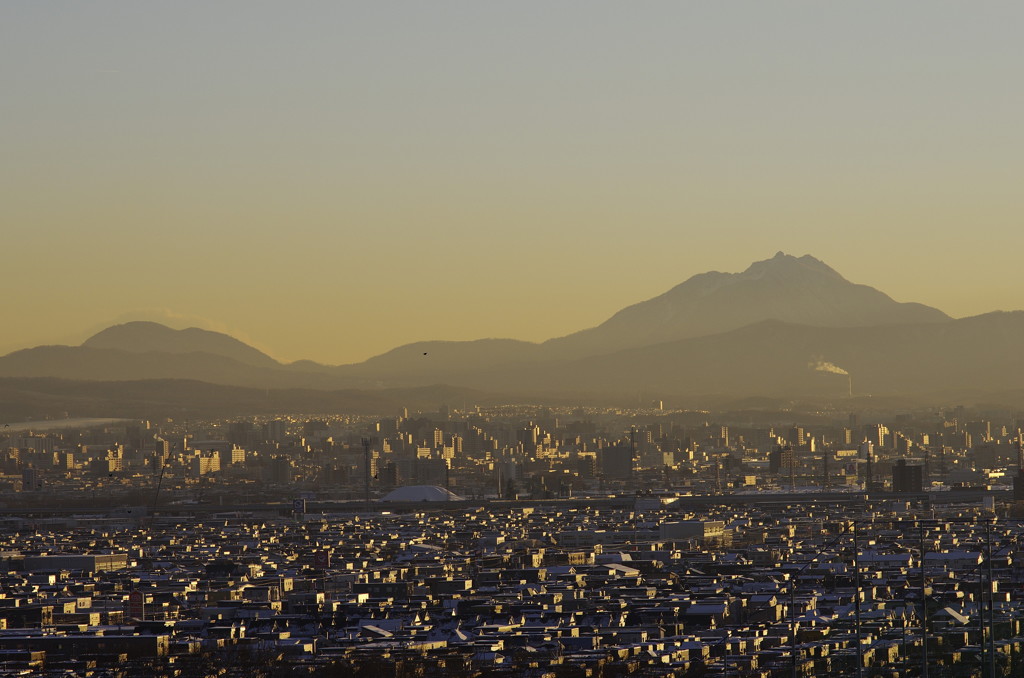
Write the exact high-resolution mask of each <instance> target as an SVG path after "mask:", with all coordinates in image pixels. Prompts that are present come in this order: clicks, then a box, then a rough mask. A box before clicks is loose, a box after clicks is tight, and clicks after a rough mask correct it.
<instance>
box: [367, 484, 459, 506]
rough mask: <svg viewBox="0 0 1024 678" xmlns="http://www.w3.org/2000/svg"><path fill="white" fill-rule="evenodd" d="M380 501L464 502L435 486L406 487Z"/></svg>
mask: <svg viewBox="0 0 1024 678" xmlns="http://www.w3.org/2000/svg"><path fill="white" fill-rule="evenodd" d="M381 501H396V502H405V501H465V499H464V498H463V497H460V496H459V495H457V494H455V493H454V492H451V491H449V490H446V489H444V488H443V487H438V486H437V485H406V486H405V487H399V488H397V489H394V490H392V491H390V492H388V493H387V494H386V495H384V496H383V497H381Z"/></svg>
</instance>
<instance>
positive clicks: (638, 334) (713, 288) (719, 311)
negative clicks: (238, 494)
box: [545, 252, 950, 356]
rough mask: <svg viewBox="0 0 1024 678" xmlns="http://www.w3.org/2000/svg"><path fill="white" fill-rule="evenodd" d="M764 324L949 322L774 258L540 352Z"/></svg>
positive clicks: (682, 289)
mask: <svg viewBox="0 0 1024 678" xmlns="http://www.w3.org/2000/svg"><path fill="white" fill-rule="evenodd" d="M762 320H780V321H783V322H789V323H796V324H800V325H810V326H812V327H870V326H875V325H902V324H917V323H931V322H944V321H948V320H950V317H949V316H947V315H946V314H945V313H943V312H942V311H940V310H938V309H935V308H931V307H929V306H924V305H922V304H914V303H898V302H896V301H893V300H892V299H891V298H890V297H889V296H887V295H886V294H884V293H882V292H879V291H878V290H876V289H874V288H872V287H868V286H867V285H857V284H854V283H851V282H849V281H848V280H846V279H845V278H843V276H841V275H839V273H837V272H836V271H834V270H833V269H832V268H830V267H829V266H827V265H826V264H824V263H823V262H821V261H819V260H817V259H815V258H814V257H812V256H809V255H808V256H803V257H799V258H797V257H794V256H791V255H788V254H784V253H783V252H779V253H778V254H776V255H775V256H774V257H773V258H771V259H766V260H764V261H758V262H755V263H753V264H751V265H750V267H749V268H747V270H745V271H743V272H742V273H719V272H717V271H712V272H709V273H702V274H700V275H695V276H693V277H692V278H690V279H689V280H687V281H686V282H684V283H681V284H679V285H677V286H675V287H673V288H672V289H670V290H669V291H668V292H665V293H664V294H662V295H660V296H657V297H654V298H653V299H649V300H647V301H643V302H640V303H638V304H634V305H632V306H629V307H627V308H624V309H622V310H621V311H619V312H618V313H616V314H615V315H613V316H612V317H611V318H609V319H608V320H606V321H605V322H603V323H602V324H600V325H598V326H597V327H593V328H591V329H587V330H582V331H580V332H576V333H575V334H570V335H569V336H566V337H561V338H558V339H551V340H549V341H548V342H546V344H545V347H546V348H548V349H549V350H551V351H554V352H555V353H556V354H558V355H561V356H567V355H577V356H580V355H594V354H599V353H608V352H611V351H615V350H619V349H623V348H631V347H636V346H648V345H653V344H660V343H664V342H667V341H674V340H677V339H687V338H691V337H700V336H705V335H711V334H719V333H721V332H728V331H730V330H734V329H738V328H740V327H744V326H746V325H750V324H753V323H757V322H761V321H762Z"/></svg>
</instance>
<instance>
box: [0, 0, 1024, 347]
mask: <svg viewBox="0 0 1024 678" xmlns="http://www.w3.org/2000/svg"><path fill="white" fill-rule="evenodd" d="M1022 29H1024V3H1020V2H1017V1H1016V0H1014V1H1012V2H1011V1H998V0H993V1H988V2H985V3H967V2H946V1H943V0H927V1H921V0H919V1H907V2H896V3H894V2H891V0H884V1H875V0H864V1H861V2H856V3H852V2H851V3H822V2H814V1H811V0H806V1H804V2H794V1H787V0H779V1H773V2H764V1H763V0H756V1H755V0H750V1H742V2H741V1H737V2H728V1H722V2H717V1H716V2H653V1H652V2H637V3H623V2H604V1H601V0H586V1H576V0H564V1H563V0H560V1H559V2H554V3H551V2H530V1H524V2H504V3H497V2H478V1H476V0H465V1H462V2H452V1H449V0H434V1H432V2H429V3H428V2H403V3H399V2H387V1H381V2H344V1H331V2H326V1H325V2H294V3H292V2H289V3H281V2H259V1H253V0H246V1H244V2H240V1H232V0H224V1H218V2H215V3H211V2H205V1H198V0H175V1H174V2H146V3H140V2H129V1H128V0H124V1H122V2H104V1H103V0H99V1H96V2H89V3H73V2H49V1H45V0H38V1H35V2H23V3H2V4H0V87H2V94H0V224H2V226H0V235H2V236H3V244H2V245H0V262H2V270H3V275H4V280H5V284H4V285H3V286H2V288H0V299H2V301H3V310H2V311H0V328H2V331H0V352H3V353H6V352H8V351H11V350H15V349H19V348H24V347H28V346H33V345H38V344H52V343H78V342H80V341H82V340H83V339H85V338H86V337H88V336H89V335H90V334H91V333H94V332H96V331H98V330H100V329H102V328H104V327H106V326H109V325H111V324H114V323H116V322H124V321H126V320H136V319H148V320H157V321H160V322H165V323H166V324H169V325H171V326H174V327H187V326H200V327H205V328H207V329H213V330H217V331H225V332H229V333H231V334H232V335H233V336H236V337H238V338H240V339H242V340H244V341H247V342H250V343H252V344H253V345H255V346H257V347H259V348H261V349H262V350H265V351H267V352H268V353H270V354H271V355H272V356H274V357H275V358H278V359H280V360H284V361H291V360H297V359H303V358H304V359H312V360H317V361H319V362H324V363H331V364H341V363H348V362H356V361H360V360H363V359H365V358H368V357H370V356H372V355H376V354H379V353H382V352H384V351H386V350H389V349H391V348H393V347H395V346H399V345H401V344H405V343H409V342H413V341H418V340H427V339H445V340H463V339H476V338H483V337H512V338H516V339H524V340H530V341H541V340H544V339H547V338H550V337H554V336H561V335H564V334H568V333H570V332H573V331H576V330H579V329H583V328H585V327H591V326H594V325H597V324H599V323H600V322H602V321H604V320H605V319H607V318H608V317H609V316H611V315H612V314H613V313H614V312H615V311H617V310H619V309H621V308H623V307H624V306H627V305H629V304H632V303H636V302H639V301H642V300H644V299H648V298H651V297H653V296H656V295H658V294H661V293H662V292H664V291H666V290H668V289H670V288H671V287H673V286H674V285H677V284H679V283H680V282H683V281H684V280H686V279H687V278H689V277H691V276H693V275H696V274H698V273H702V272H705V271H709V270H719V271H729V272H736V271H742V270H744V269H745V268H747V266H749V265H750V263H751V262H754V261H758V260H762V259H767V258H769V257H771V256H773V255H774V254H775V252H777V251H785V252H787V253H789V254H794V255H797V256H800V255H804V254H811V255H813V256H815V257H817V258H819V259H821V260H823V261H825V262H826V263H827V264H829V265H830V266H832V267H833V268H835V269H836V270H838V271H839V272H840V273H841V274H843V275H844V276H845V277H846V278H847V279H849V280H851V281H853V282H857V283H864V284H868V285H871V286H873V287H876V288H878V289H880V290H882V291H884V292H886V293H887V294H889V295H890V296H892V297H893V298H895V299H896V300H898V301H916V302H920V303H925V304H928V305H931V306H935V307H938V308H940V309H942V310H943V311H945V312H947V313H949V314H951V315H953V316H956V317H963V316H970V315H977V314H980V313H985V312H989V311H993V310H1014V309H1024V285H1022V284H1021V278H1022V271H1021V264H1020V258H1021V256H1020V252H1021V249H1022V245H1024V210H1022V207H1024V204H1022V203H1024V190H1021V183H1022V177H1024V125H1022V124H1021V121H1022V120H1024V86H1022V84H1021V83H1024V41H1021V40H1020V35H1021V31H1022Z"/></svg>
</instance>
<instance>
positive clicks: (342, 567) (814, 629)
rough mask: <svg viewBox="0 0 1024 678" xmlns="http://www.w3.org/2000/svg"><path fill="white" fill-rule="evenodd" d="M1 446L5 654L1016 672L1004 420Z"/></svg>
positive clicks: (373, 423)
mask: <svg viewBox="0 0 1024 678" xmlns="http://www.w3.org/2000/svg"><path fill="white" fill-rule="evenodd" d="M759 418H763V421H759V420H758V419H759ZM775 418H776V419H777V418H778V417H777V416H776V417H775ZM794 418H796V417H795V416H794ZM862 420H865V421H862ZM58 423H59V422H55V423H53V424H52V425H53V426H56V424H58ZM2 449H3V456H2V464H0V502H2V503H3V504H4V506H5V513H4V517H3V519H2V520H0V572H2V573H6V574H4V575H3V577H4V586H3V592H2V593H0V668H2V669H3V670H5V671H8V670H9V671H15V672H16V671H23V672H28V673H34V674H38V675H68V674H70V675H96V676H100V675H138V674H139V673H141V672H148V673H151V674H153V675H155V676H159V675H168V676H169V675H181V676H189V675H209V674H210V673H216V672H219V671H225V672H227V673H228V674H231V675H244V674H255V675H259V672H260V671H265V672H267V673H266V674H265V675H270V672H271V671H276V672H277V673H275V674H274V675H380V676H396V677H397V676H404V675H418V676H424V677H429V676H441V675H471V676H477V675H479V676H505V675H508V676H513V675H515V676H519V675H528V676H537V677H538V678H541V677H544V678H560V677H562V676H568V677H572V678H576V677H577V676H580V677H584V676H619V675H629V674H632V675H650V676H696V675H721V676H728V675H732V676H762V677H764V678H768V677H770V676H783V675H805V676H806V675H812V674H814V673H817V672H821V671H831V672H833V673H836V674H837V675H850V676H854V675H857V676H862V675H878V674H879V673H885V672H888V673H886V675H919V674H920V673H921V672H922V671H928V670H929V668H930V670H931V671H933V672H934V673H933V675H951V676H952V675H957V676H959V675H965V676H966V675H976V674H977V673H978V672H981V671H982V670H984V672H985V675H992V676H996V675H1015V673H1014V672H1015V671H1019V670H1022V669H1024V663H1022V662H1021V660H1020V651H1021V650H1022V649H1024V629H1022V628H1021V624H1020V620H1021V619H1022V618H1024V602H1021V599H1020V598H1019V596H1018V595H1017V592H1018V590H1019V588H1020V586H1021V584H1024V570H1022V569H1021V568H1020V563H1019V562H1018V560H1020V559H1019V558H1018V557H1017V556H1018V552H1019V549H1020V543H1019V542H1020V539H1021V538H1022V536H1024V523H1022V522H1021V521H1019V520H1018V516H1019V515H1021V514H1022V511H1021V510H1020V508H1021V507H1022V506H1024V494H1022V492H1021V488H1022V486H1024V484H1022V483H1021V482H1018V481H1017V478H1018V475H1019V469H1020V467H1021V461H1022V460H1021V449H1020V435H1019V433H1018V422H1017V421H1016V420H1015V419H1013V418H1012V417H1008V416H1005V415H999V414H993V415H986V414H983V413H978V412H972V413H969V412H967V411H964V410H961V411H959V412H950V413H945V414H942V415H936V414H935V413H926V414H923V415H918V416H915V415H912V414H904V415H900V416H894V417H891V418H886V419H879V420H872V418H871V415H867V414H861V415H859V417H854V416H849V417H848V416H845V415H844V416H843V417H842V420H837V419H836V418H834V417H829V416H827V415H821V414H807V415H804V416H803V417H802V418H801V419H800V420H799V421H798V422H786V423H783V424H780V423H778V422H777V421H775V422H771V421H768V417H764V416H763V415H760V414H758V413H756V412H749V413H743V414H732V415H720V416H715V415H712V414H710V413H706V412H664V411H662V410H660V409H659V410H653V409H652V410H637V411H624V410H596V409H595V410H586V409H569V410H564V411H560V410H557V409H553V408H540V407H513V406H509V407H502V408H497V407H495V408H489V409H476V408H474V409H473V410H472V411H471V412H467V411H457V410H451V409H449V408H442V409H440V410H439V411H437V412H431V413H417V414H413V415H410V414H409V413H407V412H401V413H399V414H398V415H397V416H394V417H388V418H366V417H345V416H333V417H325V416H316V417H292V416H289V417H277V418H264V419H246V420H234V421H203V422H198V421H190V422H185V421H180V422H175V421H169V420H167V421H163V422H160V423H149V422H131V421H124V422H119V423H105V424H104V425H102V426H95V427H90V426H83V427H79V428H70V429H57V428H52V429H48V427H47V425H46V424H40V425H39V426H37V427H35V428H34V430H28V427H26V428H25V430H18V431H15V432H11V433H9V434H8V437H7V438H6V439H5V440H4V441H2ZM410 486H413V487H410ZM414 488H418V489H421V490H422V489H424V488H425V489H426V490H429V491H425V492H419V493H416V492H412V491H411V490H412V489H414ZM204 672H206V673H204Z"/></svg>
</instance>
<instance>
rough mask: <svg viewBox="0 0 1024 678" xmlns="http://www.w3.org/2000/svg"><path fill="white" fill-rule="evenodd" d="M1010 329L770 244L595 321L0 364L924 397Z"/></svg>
mask: <svg viewBox="0 0 1024 678" xmlns="http://www.w3.org/2000/svg"><path fill="white" fill-rule="evenodd" d="M1022 341H1024V312H1020V311H1017V312H1009V313H1002V312H1000V313H990V314H986V315H981V316H976V317H972V318H963V319H953V318H951V317H949V316H948V315H946V314H945V313H943V312H942V311H940V310H938V309H935V308H931V307H929V306H925V305H922V304H916V303H899V302H896V301H894V300H893V299H892V298H890V297H889V296H887V295H886V294H884V293H882V292H880V291H878V290H876V289H874V288H871V287H868V286H866V285H858V284H854V283H851V282H849V281H848V280H846V279H845V278H843V276H841V275H840V274H839V273H837V272H836V271H834V270H833V269H832V268H830V267H829V266H827V265H826V264H825V263H823V262H821V261H819V260H818V259H815V258H814V257H811V256H802V257H794V256H790V255H787V254H784V253H781V252H780V253H778V254H777V255H775V256H774V257H772V258H770V259H767V260H764V261H759V262H755V263H753V264H752V265H751V266H750V267H749V268H747V270H745V271H743V272H742V273H719V272H709V273H703V274H700V275H696V276H693V277H692V278H690V279H688V280H686V281H685V282H683V283H681V284H679V285H677V286H676V287H673V288H672V289H670V290H668V291H667V292H665V293H664V294H661V295H659V296H657V297H654V298H653V299H649V300H647V301H643V302H640V303H637V304H634V305H632V306H629V307H627V308H624V309H622V310H621V311H619V312H617V313H615V314H614V315H612V316H611V317H610V318H608V320H606V321H605V322H603V323H601V324H600V325H598V326H596V327H592V328H588V329H583V330H580V331H578V332H575V333H573V334H569V335H567V336H564V337H557V338H553V339H550V340H548V341H545V342H542V343H531V342H525V341H518V340H514V339H480V340H476V341H427V342H417V343H414V344H408V345H405V346H400V347H398V348H395V349H393V350H391V351H388V352H386V353H383V354H381V355H378V356H375V357H373V358H371V359H369V360H366V361H364V362H362V363H358V364H352V365H340V366H329V365H320V364H317V363H315V362H311V361H298V362H295V363H289V364H284V363H280V362H278V361H276V360H274V359H273V358H272V357H270V356H268V355H267V354H265V353H262V352H261V351H259V350H257V349H255V348H253V347H251V346H249V345H247V344H245V343H243V342H241V341H238V340H237V339H234V338H233V337H230V336H228V335H226V334H222V333H218V332H211V331H208V330H202V329H198V328H189V329H184V330H175V329H171V328H169V327H166V326H164V325H161V324H158V323H152V322H132V323H126V324H123V325H115V326H113V327H110V328H107V329H105V330H103V331H102V332H99V333H98V334H96V335H94V336H92V337H90V338H89V339H87V340H86V341H85V342H83V343H82V344H81V345H80V346H39V347H35V348H29V349H24V350H21V351H15V352H13V353H10V354H8V355H6V356H3V357H0V378H8V379H15V378H16V379H20V380H24V379H33V378H34V379H43V378H45V379H51V380H52V379H59V380H79V381H81V380H88V381H105V382H110V381H119V382H129V381H131V382H134V381H141V380H194V381H195V382H203V383H207V384H214V385H218V386H229V387H241V388H250V389H313V390H316V391H321V392H323V391H332V392H338V391H341V390H346V392H348V393H360V392H362V393H376V394H378V395H379V393H380V391H381V390H382V389H395V388H398V389H409V388H422V387H425V386H431V385H440V384H443V385H446V386H448V387H451V388H455V389H474V394H475V396H477V397H478V396H480V394H482V393H489V394H494V395H495V397H497V396H499V395H500V396H501V397H506V398H513V397H516V398H523V399H526V398H529V399H534V400H538V401H540V400H544V399H550V398H565V399H573V398H582V399H586V400H588V401H594V400H595V399H608V400H614V399H617V398H618V399H621V398H623V397H625V396H628V397H635V396H636V395H637V394H639V395H640V396H641V398H647V399H665V400H668V401H670V402H671V400H672V399H673V398H676V399H681V398H689V399H693V398H699V397H723V396H728V397H737V398H738V397H745V396H768V397H779V398H787V397H810V398H819V399H822V398H824V399H833V400H835V399H843V398H850V397H851V395H854V396H859V397H866V396H867V395H872V396H913V397H917V398H920V399H922V400H923V401H936V400H937V399H942V398H961V399H964V398H978V397H985V396H986V394H996V393H999V392H1002V393H1003V394H1004V395H1005V394H1006V393H1012V392H1016V390H1017V389H1019V388H1020V386H1019V385H1020V384H1021V382H1022V379H1021V378H1022V377H1024V358H1022V355H1021V351H1020V346H1021V344H1022ZM822 366H825V368H824V369H823V368H822ZM846 373H848V374H846ZM19 383H22V382H19ZM49 383H53V382H49ZM161 383H163V382H161ZM165 388H166V385H165ZM353 389H355V390H353ZM448 394H449V395H454V394H453V392H450V391H449V392H448ZM370 397H371V396H369V395H368V396H367V398H370ZM373 397H377V396H373ZM1000 397H1002V396H1000ZM1014 397H1016V396H1014Z"/></svg>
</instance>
